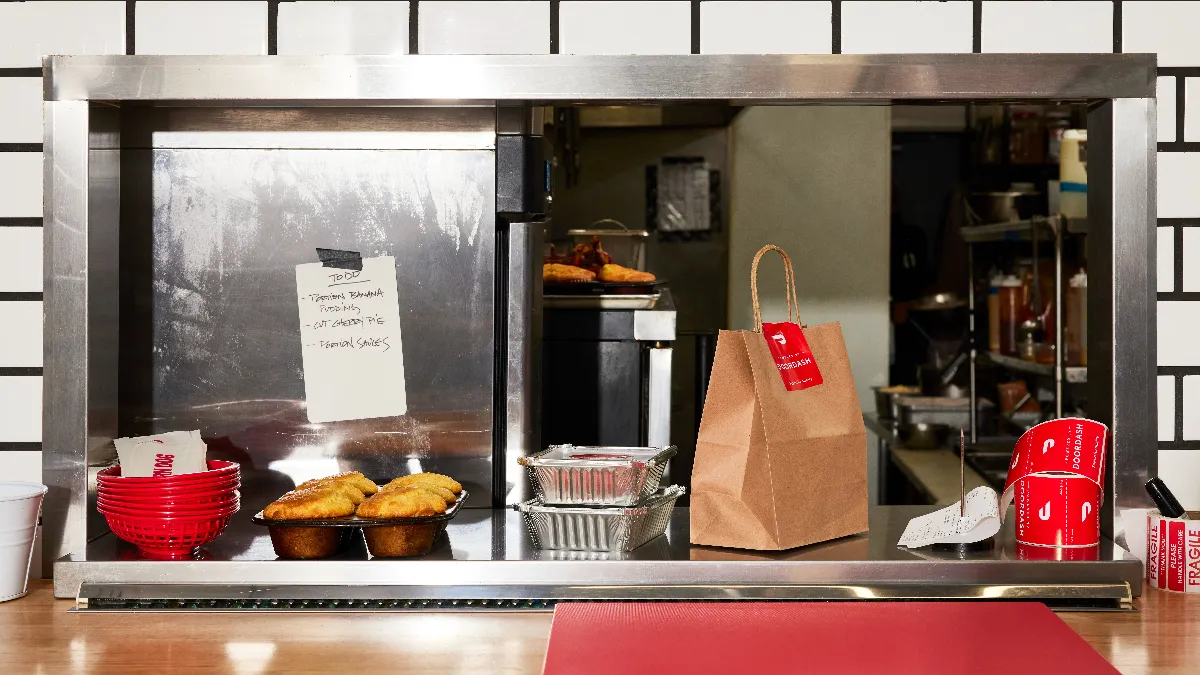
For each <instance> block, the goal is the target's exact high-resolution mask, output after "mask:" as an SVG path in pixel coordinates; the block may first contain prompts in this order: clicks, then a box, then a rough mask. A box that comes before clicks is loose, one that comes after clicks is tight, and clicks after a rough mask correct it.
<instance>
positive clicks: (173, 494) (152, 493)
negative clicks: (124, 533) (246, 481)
mask: <svg viewBox="0 0 1200 675" xmlns="http://www.w3.org/2000/svg"><path fill="white" fill-rule="evenodd" d="M240 485H241V481H240V480H238V479H237V478H233V479H230V480H227V481H223V482H220V483H213V484H211V485H210V484H205V483H201V484H198V485H196V486H194V487H191V486H189V487H179V488H150V487H124V486H112V485H104V484H100V485H98V486H96V492H97V493H98V494H102V495H112V496H119V497H129V498H132V499H197V498H201V497H208V496H212V495H214V494H228V493H230V492H233V491H234V490H237V489H238V487H240Z"/></svg>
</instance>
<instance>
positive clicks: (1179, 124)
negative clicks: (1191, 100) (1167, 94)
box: [1175, 76, 1187, 143]
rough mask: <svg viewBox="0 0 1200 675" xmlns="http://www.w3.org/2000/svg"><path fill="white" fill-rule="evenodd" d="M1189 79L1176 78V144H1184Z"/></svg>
mask: <svg viewBox="0 0 1200 675" xmlns="http://www.w3.org/2000/svg"><path fill="white" fill-rule="evenodd" d="M1186 85H1187V78H1186V77H1179V76H1176V77H1175V142H1176V143H1183V142H1184V140H1183V116H1184V114H1185V113H1184V106H1185V105H1186V100H1187V88H1186Z"/></svg>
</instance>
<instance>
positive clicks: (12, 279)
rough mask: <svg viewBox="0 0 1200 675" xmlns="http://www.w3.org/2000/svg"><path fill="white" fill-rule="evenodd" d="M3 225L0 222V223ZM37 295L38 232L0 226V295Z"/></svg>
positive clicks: (39, 288)
mask: <svg viewBox="0 0 1200 675" xmlns="http://www.w3.org/2000/svg"><path fill="white" fill-rule="evenodd" d="M0 215H2V214H0ZM3 222H4V221H3V220H0V223H3ZM41 291H42V228H40V227H12V226H5V225H2V224H0V293H41ZM0 297H3V296H0ZM0 302H3V301H2V300H0ZM4 307H5V305H3V304H0V317H2V316H3V311H4ZM2 322H3V321H2V319H0V323H2Z"/></svg>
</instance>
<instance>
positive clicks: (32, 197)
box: [0, 152, 42, 218]
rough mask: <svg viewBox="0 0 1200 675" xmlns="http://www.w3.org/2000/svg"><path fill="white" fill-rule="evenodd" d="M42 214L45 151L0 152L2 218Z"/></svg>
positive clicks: (0, 211)
mask: <svg viewBox="0 0 1200 675" xmlns="http://www.w3.org/2000/svg"><path fill="white" fill-rule="evenodd" d="M41 215H42V153H40V152H0V218H21V217H32V216H41Z"/></svg>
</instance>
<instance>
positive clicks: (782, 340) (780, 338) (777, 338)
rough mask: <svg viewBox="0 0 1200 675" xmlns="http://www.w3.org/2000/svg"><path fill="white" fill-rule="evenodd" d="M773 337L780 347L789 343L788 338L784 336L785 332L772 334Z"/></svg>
mask: <svg viewBox="0 0 1200 675" xmlns="http://www.w3.org/2000/svg"><path fill="white" fill-rule="evenodd" d="M771 339H772V340H774V341H775V342H778V343H779V346H780V347H782V346H784V345H786V344H787V338H785V337H784V336H783V333H776V334H774V335H772V336H771Z"/></svg>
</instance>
